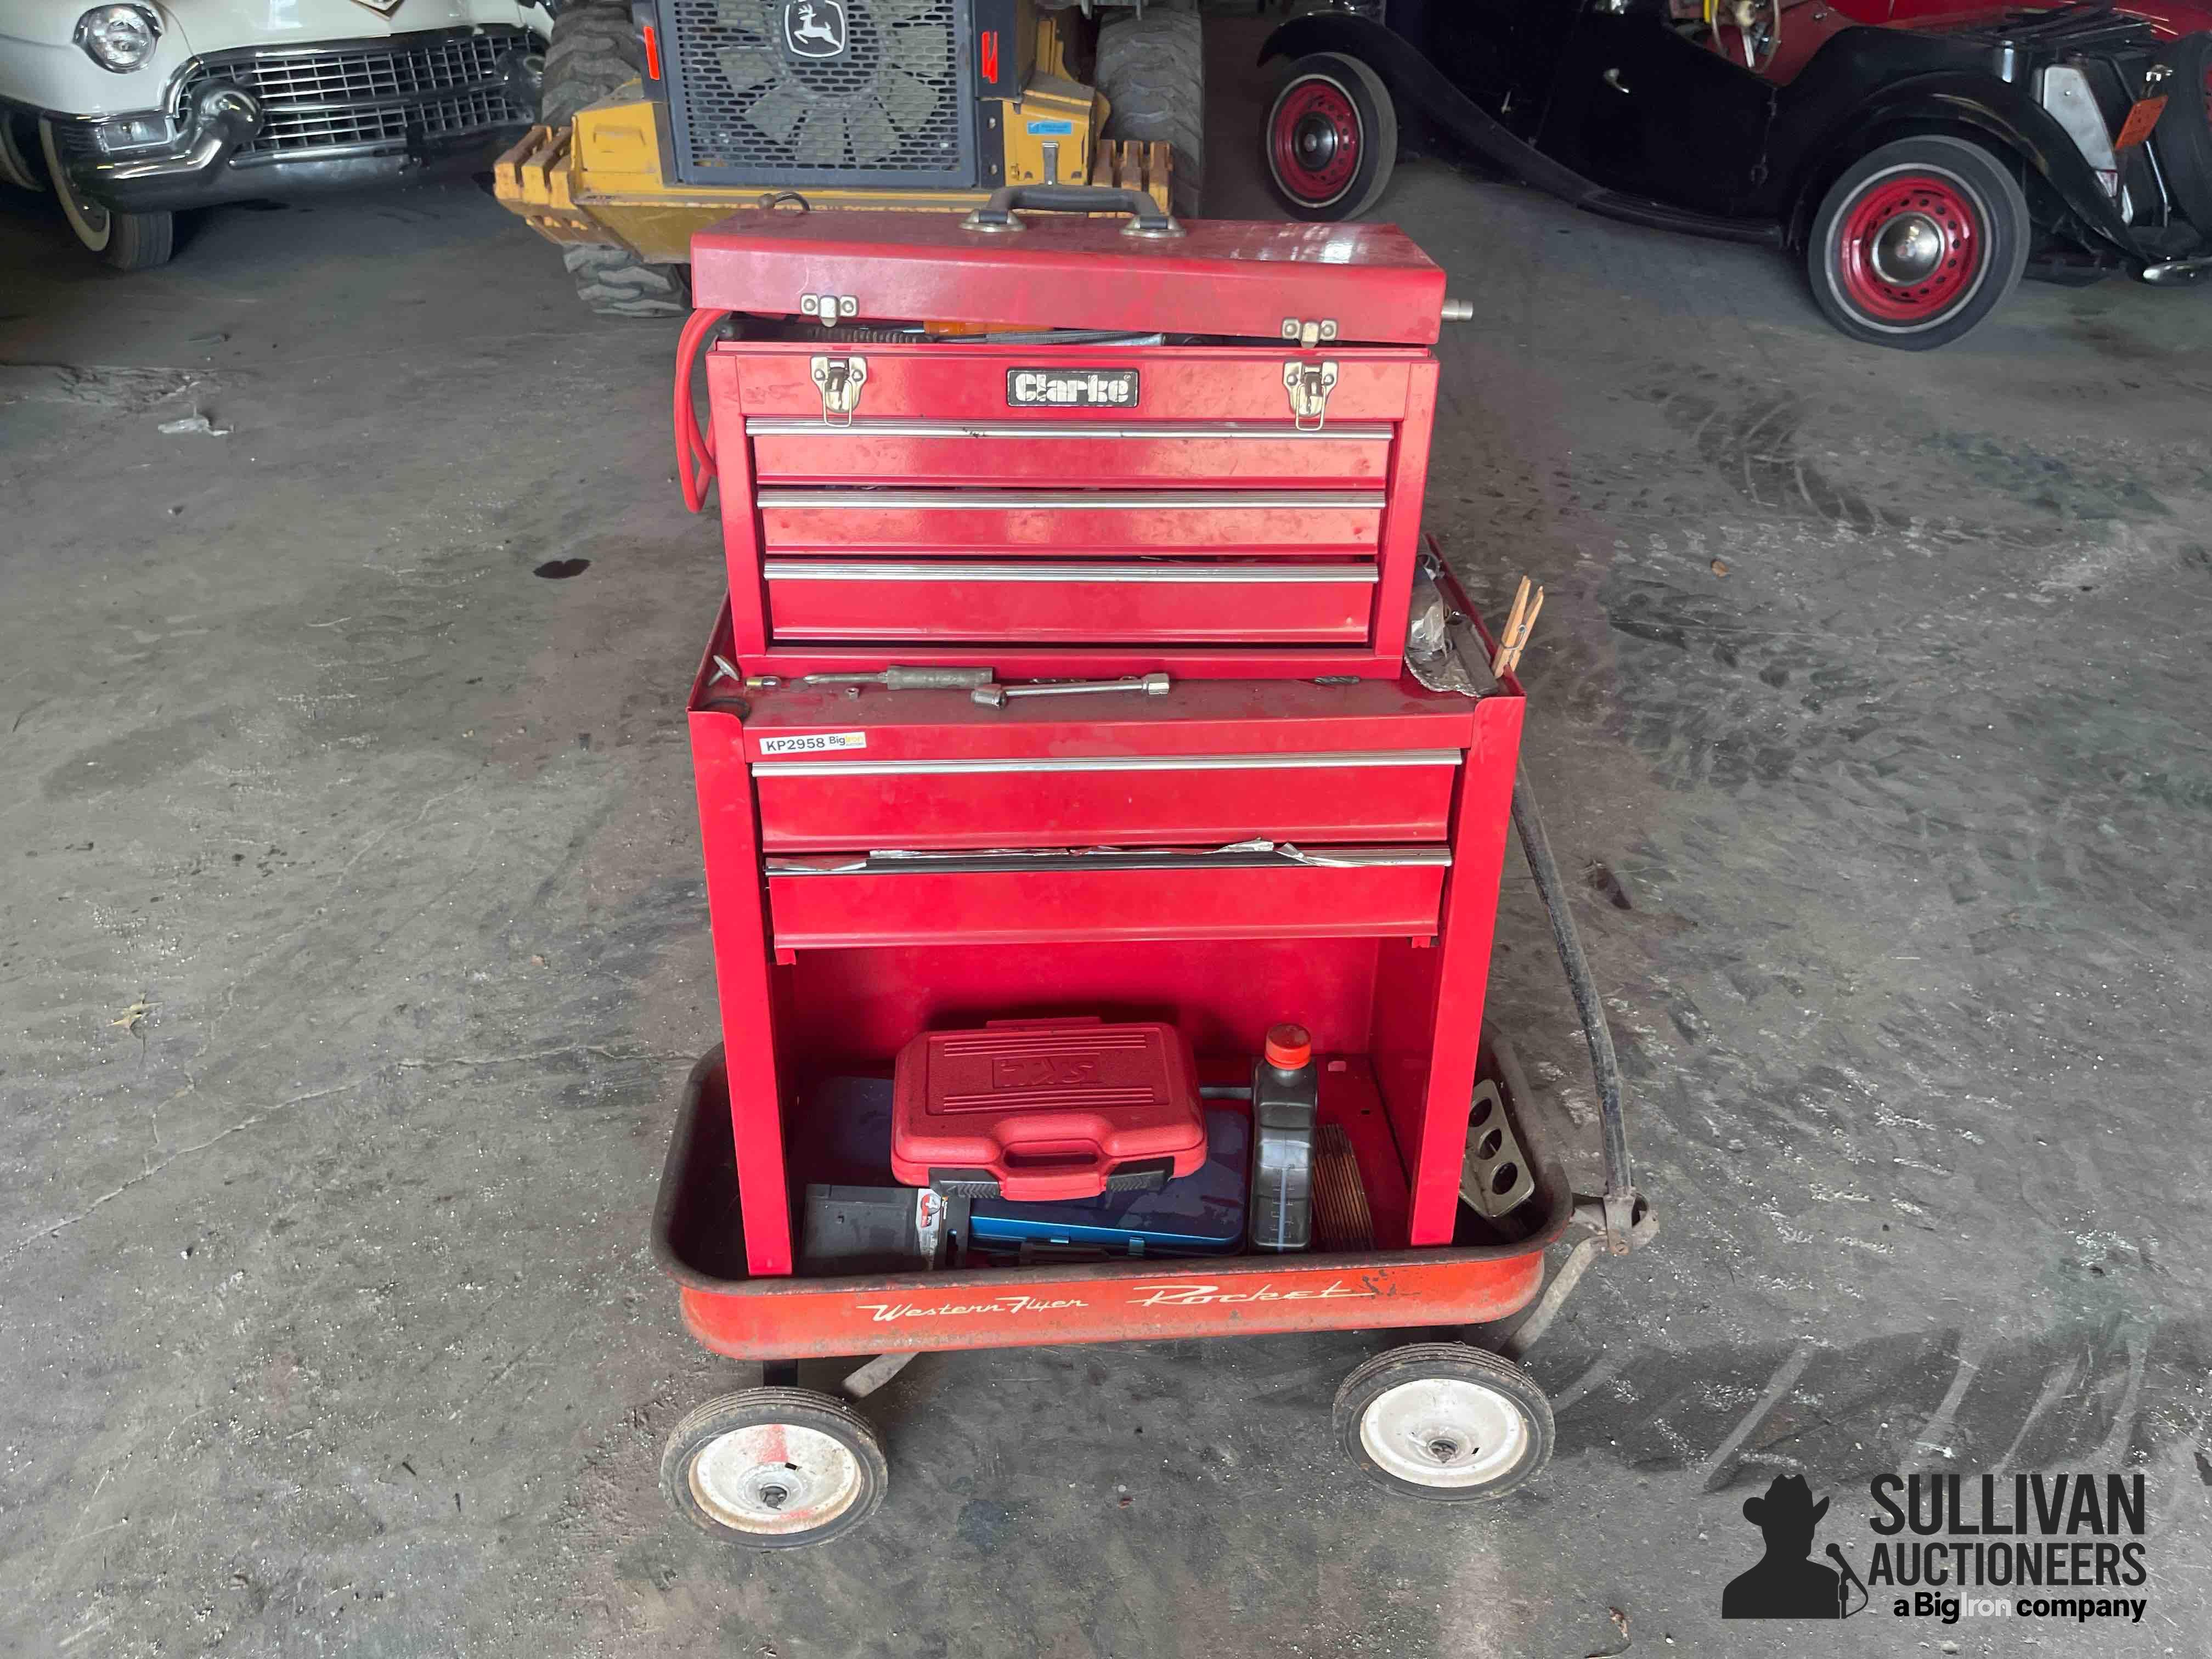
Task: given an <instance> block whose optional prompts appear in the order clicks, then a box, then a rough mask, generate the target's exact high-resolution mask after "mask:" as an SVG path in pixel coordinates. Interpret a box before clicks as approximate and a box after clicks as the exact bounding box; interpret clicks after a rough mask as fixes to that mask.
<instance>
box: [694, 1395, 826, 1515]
mask: <svg viewBox="0 0 2212 1659" xmlns="http://www.w3.org/2000/svg"><path fill="white" fill-rule="evenodd" d="M690 1484H691V1496H692V1497H693V1498H696V1499H697V1500H698V1503H699V1507H700V1508H701V1509H702V1510H706V1512H707V1513H708V1515H710V1516H713V1517H714V1519H715V1520H716V1521H717V1522H720V1523H721V1524H722V1525H723V1526H726V1527H728V1528H731V1529H732V1531H735V1532H744V1533H751V1534H755V1535H757V1536H761V1537H783V1536H788V1535H790V1534H793V1533H802V1532H812V1531H814V1530H816V1529H817V1528H822V1527H826V1526H828V1525H829V1523H830V1522H832V1521H835V1520H836V1518H837V1517H838V1516H841V1515H842V1514H844V1513H845V1511H846V1510H849V1509H851V1508H852V1507H853V1505H854V1504H857V1503H859V1502H860V1491H861V1470H860V1459H859V1458H858V1457H856V1456H855V1455H854V1454H853V1450H852V1449H851V1448H850V1447H848V1446H847V1445H846V1444H845V1443H843V1442H842V1441H841V1440H839V1439H837V1438H836V1437H835V1436H833V1435H827V1434H824V1433H823V1432H822V1431H820V1430H819V1429H810V1428H805V1427H803V1426H801V1425H799V1424H796V1423H761V1424H756V1425H753V1426H752V1427H750V1428H744V1429H732V1430H731V1431H729V1432H728V1433H727V1434H720V1435H717V1436H715V1437H714V1438H713V1439H712V1440H709V1441H708V1443H706V1444H705V1445H703V1446H702V1447H700V1448H699V1449H698V1450H697V1451H696V1452H695V1453H693V1454H692V1456H691V1468H690Z"/></svg>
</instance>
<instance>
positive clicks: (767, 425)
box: [745, 415, 1393, 441]
mask: <svg viewBox="0 0 2212 1659" xmlns="http://www.w3.org/2000/svg"><path fill="white" fill-rule="evenodd" d="M1392 429H1393V428H1390V427H1389V426H1385V425H1381V424H1378V423H1371V422H1362V423H1358V424H1352V423H1346V424H1345V425H1342V426H1333V427H1330V428H1328V429H1327V430H1326V431H1322V432H1312V431H1309V430H1307V429H1306V428H1303V427H1297V426H1271V425H1268V424H1267V423H1266V422H1258V421H1217V422H1210V423H1207V424H1202V425H1201V424H1193V425H1188V426H1179V425H1175V424H1173V423H1170V422H1161V423H1160V424H1158V425H1156V426H1141V425H1136V426H1133V425H1121V426H1108V425H1105V424H1103V423H1101V424H1099V425H1097V426H1089V425H1085V424H1084V423H1083V422H1079V421H1022V422H973V423H971V422H966V421H886V420H876V421H863V420H858V419H855V420H852V421H841V422H836V423H835V424H828V423H825V422H821V421H808V420H797V419H787V418H784V417H782V416H766V415H754V416H748V417H747V419H746V421H745V435H746V436H747V437H749V438H820V437H825V436H836V437H852V438H1014V439H1022V438H1129V439H1136V440H1140V441H1141V440H1143V439H1147V438H1152V439H1167V440H1170V441H1180V440H1182V439H1187V438H1268V439H1275V438H1292V439H1297V440H1300V441H1309V440H1311V439H1315V438H1322V439H1330V440H1334V439H1364V440H1368V441H1379V440H1384V439H1388V438H1389V436H1390V435H1391V432H1392Z"/></svg>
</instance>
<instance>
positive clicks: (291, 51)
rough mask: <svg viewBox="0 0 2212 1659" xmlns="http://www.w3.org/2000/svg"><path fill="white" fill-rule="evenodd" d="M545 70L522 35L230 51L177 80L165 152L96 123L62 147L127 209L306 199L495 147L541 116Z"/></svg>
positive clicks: (473, 32)
mask: <svg viewBox="0 0 2212 1659" xmlns="http://www.w3.org/2000/svg"><path fill="white" fill-rule="evenodd" d="M541 68H542V59H541V58H540V56H539V49H538V42H537V40H535V38H534V37H532V36H531V35H529V34H527V33H525V32H524V31H522V30H520V29H495V28H483V27H478V28H469V29H449V30H441V31H438V32H436V33H426V34H418V35H398V36H393V37H391V38H389V39H386V40H359V41H332V42H325V43H322V44H319V45H318V46H313V47H300V48H289V47H288V48H283V49H281V50H280V49H261V50H256V51H252V52H227V53H221V54H216V55H215V56H212V57H209V58H197V59H195V60H194V61H193V62H192V63H191V64H189V65H187V66H186V68H185V71H184V73H183V74H182V75H180V76H179V78H178V82H177V85H176V87H175V88H174V89H173V93H172V95H171V100H170V108H169V109H168V110H167V112H166V113H167V116H168V117H169V118H170V121H171V124H172V130H173V137H171V138H170V139H169V140H168V141H167V142H166V143H158V144H154V145H149V146H137V147H133V148H131V149H125V150H120V151H118V152H115V153H109V152H107V151H106V150H104V149H102V148H101V146H100V127H101V125H102V123H100V122H97V121H75V122H71V123H70V124H69V127H70V131H68V132H67V133H66V134H64V131H62V128H61V125H60V124H57V125H56V137H57V139H58V141H60V142H59V148H61V149H62V150H63V151H64V162H65V165H67V167H69V170H70V176H71V178H72V179H74V180H75V182H76V185H77V187H78V189H79V190H80V191H82V193H83V194H84V195H86V196H88V197H91V198H92V199H93V200H94V201H96V202H100V203H102V204H105V205H106V206H108V207H110V208H113V209H118V210H122V211H125V212H134V211H136V212H148V211H153V210H159V209H165V208H184V207H199V206H204V205H207V204H212V203H218V202H232V201H240V200H245V199H247V198H251V197H283V196H289V195H296V194H303V193H307V192H309V191H319V190H327V189H334V188H340V187H344V186H348V185H363V184H372V183H375V182H378V181H380V180H386V179H399V178H404V177H406V176H407V175H409V174H410V173H416V172H419V171H422V169H424V168H425V167H428V166H430V165H432V164H433V163H435V162H436V161H440V160H441V159H445V158H447V157H457V158H458V157H464V156H469V155H482V154H483V153H485V152H486V151H488V150H490V149H495V148H496V147H497V146H499V145H501V144H503V143H507V142H508V141H509V140H510V139H511V137H513V135H515V134H517V133H520V131H523V130H524V129H525V128H526V127H527V126H528V125H529V123H530V122H531V121H532V119H533V118H535V115H536V112H537V107H538V76H539V73H540V70H541Z"/></svg>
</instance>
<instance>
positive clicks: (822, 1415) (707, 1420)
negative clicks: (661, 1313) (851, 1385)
mask: <svg viewBox="0 0 2212 1659" xmlns="http://www.w3.org/2000/svg"><path fill="white" fill-rule="evenodd" d="M766 1425H778V1426H781V1427H786V1428H791V1427H796V1428H805V1429H811V1430H814V1431H816V1432H817V1433H820V1434H825V1435H827V1436H829V1437H830V1438H831V1439H833V1440H835V1441H836V1442H837V1443H838V1444H840V1445H841V1446H842V1447H843V1448H844V1449H845V1450H846V1451H848V1453H850V1454H851V1455H852V1456H853V1459H854V1462H855V1464H856V1465H857V1467H858V1472H859V1481H860V1491H859V1492H858V1493H857V1495H856V1496H854V1498H852V1499H851V1500H850V1501H848V1503H847V1504H844V1506H843V1507H842V1508H841V1509H840V1510H838V1512H837V1513H836V1515H835V1516H832V1517H831V1518H830V1519H829V1520H828V1521H825V1522H823V1523H822V1524H821V1525H819V1526H816V1527H810V1528H806V1529H805V1530H804V1531H799V1532H785V1533H757V1532H749V1531H746V1530H745V1529H744V1528H742V1527H739V1526H737V1525H734V1524H732V1523H731V1522H726V1521H724V1520H721V1519H719V1518H717V1516H715V1514H714V1511H713V1510H710V1509H709V1508H708V1506H707V1504H706V1503H705V1502H704V1501H702V1497H701V1494H700V1492H699V1490H698V1488H697V1486H696V1484H695V1483H694V1481H693V1480H692V1469H693V1467H694V1465H695V1464H696V1462H697V1461H698V1458H699V1456H700V1454H701V1453H702V1452H704V1451H705V1450H706V1449H708V1447H709V1446H710V1445H712V1444H713V1443H714V1442H715V1441H717V1440H720V1438H721V1437H723V1436H725V1435H726V1434H730V1433H732V1432H734V1431H738V1430H741V1429H751V1428H760V1427H763V1426H766ZM777 1455H785V1454H781V1453H779V1454H777ZM790 1467H793V1468H796V1466H795V1465H793V1466H790ZM889 1490H890V1465H889V1464H887V1463H886V1462H884V1451H883V1447H882V1445H881V1444H880V1443H878V1441H877V1439H876V1431H874V1430H873V1429H872V1428H871V1427H869V1426H868V1423H867V1419H865V1418H863V1417H862V1416H861V1415H860V1413H858V1412H856V1411H854V1409H853V1408H852V1407H849V1406H848V1405H847V1404H846V1403H845V1402H844V1401H842V1400H839V1399H837V1398H836V1396H835V1395H826V1394H817V1392H815V1391H814V1390H813V1389H740V1390H739V1391H738V1393H736V1394H726V1395H722V1396H721V1397H720V1398H719V1399H715V1400H709V1401H708V1402H707V1403H706V1404H705V1405H703V1406H701V1407H698V1408H697V1409H696V1411H693V1412H690V1413H687V1414H686V1415H685V1416H684V1420H683V1421H682V1422H680V1423H678V1425H676V1427H675V1429H674V1430H673V1431H671V1433H670V1434H669V1437H668V1443H667V1445H666V1446H665V1448H663V1449H662V1451H661V1454H660V1493H661V1496H662V1497H664V1498H666V1499H667V1500H668V1506H669V1507H670V1508H671V1509H672V1510H675V1511H676V1512H677V1513H678V1515H680V1516H683V1517H684V1519H685V1520H687V1521H689V1522H690V1523H691V1524H692V1525H693V1526H695V1527H697V1528H699V1529H700V1530H701V1531H702V1532H704V1533H707V1534H709V1535H710V1536H713V1537H715V1538H719V1539H720V1540H722V1541H724V1542H726V1543H732V1544H735V1545H737V1546H738V1547H739V1548H741V1549H754V1550H793V1549H804V1548H805V1547H807V1546H809V1545H811V1544H826V1543H828V1542H829V1541H830V1540H832V1539H834V1538H842V1537H843V1536H844V1535H845V1534H847V1533H849V1532H852V1531H854V1530H855V1529H856V1528H860V1527H861V1526H864V1525H865V1524H866V1522H867V1520H868V1518H869V1517H870V1516H872V1515H874V1514H875V1512H876V1511H877V1510H879V1509H881V1508H882V1507H883V1502H884V1493H885V1492H888V1491H889Z"/></svg>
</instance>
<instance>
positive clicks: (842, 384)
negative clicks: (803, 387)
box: [806, 357, 868, 426]
mask: <svg viewBox="0 0 2212 1659" xmlns="http://www.w3.org/2000/svg"><path fill="white" fill-rule="evenodd" d="M806 366H807V368H808V371H809V372H810V373H811V374H812V375H813V377H814V384H815V385H816V386H819V387H821V388H822V421H823V425H825V426H850V425H852V424H853V411H854V410H855V409H857V408H859V407H860V388H861V387H862V386H866V384H867V383H868V360H867V359H866V357H810V358H808V359H807V360H806Z"/></svg>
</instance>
